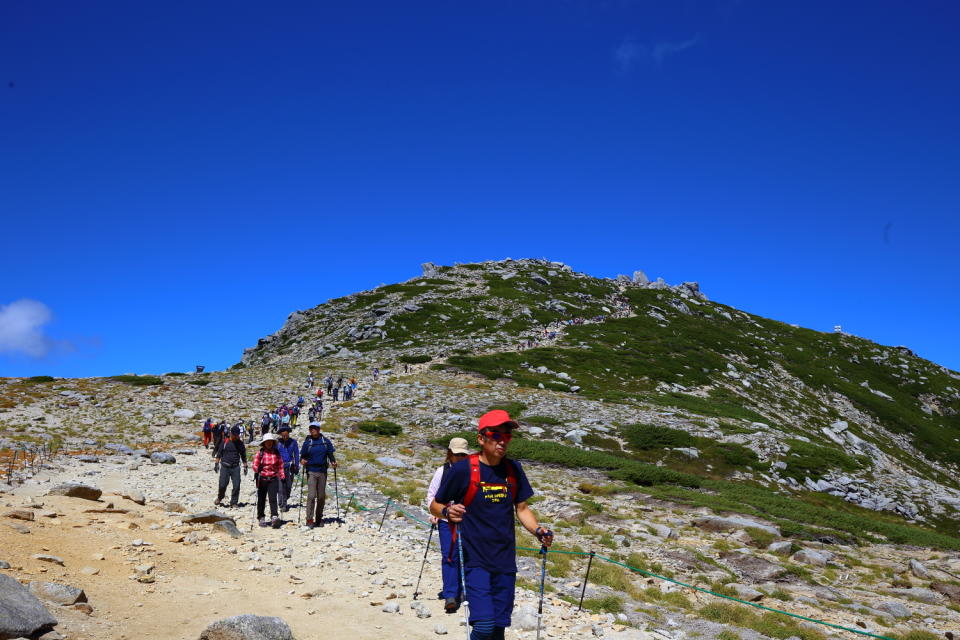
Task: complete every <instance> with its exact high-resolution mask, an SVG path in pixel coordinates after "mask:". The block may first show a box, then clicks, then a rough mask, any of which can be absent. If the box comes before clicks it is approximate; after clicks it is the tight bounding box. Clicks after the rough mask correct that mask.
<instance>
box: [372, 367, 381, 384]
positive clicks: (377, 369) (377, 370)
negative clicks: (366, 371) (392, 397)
mask: <svg viewBox="0 0 960 640" xmlns="http://www.w3.org/2000/svg"><path fill="white" fill-rule="evenodd" d="M379 377H380V367H374V368H373V381H374V382H376V381H377V379H378V378H379Z"/></svg>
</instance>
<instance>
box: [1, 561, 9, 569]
mask: <svg viewBox="0 0 960 640" xmlns="http://www.w3.org/2000/svg"><path fill="white" fill-rule="evenodd" d="M9 568H10V563H9V562H7V561H6V560H0V569H9Z"/></svg>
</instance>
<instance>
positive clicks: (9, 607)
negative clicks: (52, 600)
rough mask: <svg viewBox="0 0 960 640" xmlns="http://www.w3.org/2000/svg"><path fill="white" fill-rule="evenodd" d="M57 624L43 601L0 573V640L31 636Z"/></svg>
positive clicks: (37, 634)
mask: <svg viewBox="0 0 960 640" xmlns="http://www.w3.org/2000/svg"><path fill="white" fill-rule="evenodd" d="M55 626H57V619H56V618H54V617H53V616H52V615H50V612H49V611H47V608H46V607H44V606H43V603H42V602H40V601H39V600H37V598H36V596H34V595H33V594H31V593H30V592H29V591H28V590H27V588H26V587H25V586H23V585H22V584H20V583H19V582H17V581H16V580H14V579H13V578H11V577H10V576H8V575H5V574H2V573H0V640H6V639H7V638H32V637H34V636H39V635H41V634H43V633H46V632H47V631H50V630H52V629H53V628H54V627H55Z"/></svg>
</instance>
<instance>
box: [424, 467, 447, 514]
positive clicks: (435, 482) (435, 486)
mask: <svg viewBox="0 0 960 640" xmlns="http://www.w3.org/2000/svg"><path fill="white" fill-rule="evenodd" d="M444 466H445V465H440V466H439V467H437V470H436V472H435V473H434V474H433V479H431V480H430V487H429V488H428V489H427V502H426V505H427V512H429V511H430V505H431V504H433V498H434V497H435V496H436V495H437V491H439V490H440V480H441V479H443V467H444ZM440 519H441V520H445V519H446V518H440Z"/></svg>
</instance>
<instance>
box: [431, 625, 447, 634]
mask: <svg viewBox="0 0 960 640" xmlns="http://www.w3.org/2000/svg"><path fill="white" fill-rule="evenodd" d="M433 632H434V633H435V634H437V635H438V636H445V635H447V626H446V625H445V624H442V623H439V622H438V623H437V626H435V627H434V628H433Z"/></svg>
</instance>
